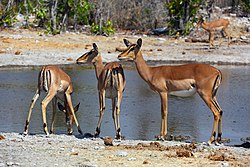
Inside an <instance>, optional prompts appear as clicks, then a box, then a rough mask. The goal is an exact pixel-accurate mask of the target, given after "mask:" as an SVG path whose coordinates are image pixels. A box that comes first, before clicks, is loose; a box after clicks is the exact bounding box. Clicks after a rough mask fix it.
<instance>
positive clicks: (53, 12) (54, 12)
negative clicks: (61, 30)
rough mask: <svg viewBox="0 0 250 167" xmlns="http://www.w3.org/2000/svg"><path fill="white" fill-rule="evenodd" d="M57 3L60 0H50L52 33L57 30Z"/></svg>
mask: <svg viewBox="0 0 250 167" xmlns="http://www.w3.org/2000/svg"><path fill="white" fill-rule="evenodd" d="M57 4H58V0H55V1H54V0H50V21H51V28H52V33H53V34H55V33H56V30H57V25H56V16H57V10H56V9H57Z"/></svg>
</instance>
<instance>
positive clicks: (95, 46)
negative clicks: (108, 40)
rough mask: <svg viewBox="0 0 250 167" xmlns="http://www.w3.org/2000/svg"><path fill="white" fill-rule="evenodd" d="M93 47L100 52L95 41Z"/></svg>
mask: <svg viewBox="0 0 250 167" xmlns="http://www.w3.org/2000/svg"><path fill="white" fill-rule="evenodd" d="M93 48H94V50H95V51H96V52H98V47H97V45H96V44H95V43H93Z"/></svg>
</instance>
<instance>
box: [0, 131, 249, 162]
mask: <svg viewBox="0 0 250 167" xmlns="http://www.w3.org/2000/svg"><path fill="white" fill-rule="evenodd" d="M0 135H1V136H3V137H4V138H5V139H2V140H0V147H1V152H0V166H36V165H39V166H145V165H146V166H247V165H249V160H250V149H246V148H240V147H231V146H223V145H220V146H215V145H211V146H207V145H205V144H202V143H184V142H175V141H143V140H122V141H116V140H113V146H105V144H104V141H103V140H102V139H101V138H82V137H81V136H79V135H76V136H74V135H72V136H68V135H64V134H60V135H57V134H52V135H50V136H49V137H46V135H44V134H35V135H27V136H25V137H24V136H23V135H21V134H18V133H0Z"/></svg>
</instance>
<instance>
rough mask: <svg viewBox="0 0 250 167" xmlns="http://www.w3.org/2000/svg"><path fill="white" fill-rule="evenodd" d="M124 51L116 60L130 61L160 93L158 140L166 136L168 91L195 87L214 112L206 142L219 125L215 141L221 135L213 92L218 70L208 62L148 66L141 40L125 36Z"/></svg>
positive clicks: (220, 120)
mask: <svg viewBox="0 0 250 167" xmlns="http://www.w3.org/2000/svg"><path fill="white" fill-rule="evenodd" d="M124 43H125V45H126V46H127V50H125V51H124V52H123V53H121V54H120V55H119V56H118V58H119V60H132V61H134V62H135V65H136V68H137V71H138V73H139V74H140V76H141V77H142V79H143V80H144V81H146V82H147V83H148V85H149V86H150V88H151V89H152V90H154V91H156V92H157V93H159V95H160V98H161V131H160V136H159V137H158V139H162V140H164V139H165V137H166V135H167V113H168V93H170V92H176V91H177V92H178V91H182V90H189V89H193V88H194V87H195V88H196V90H197V92H198V94H199V95H200V97H201V98H202V99H203V100H204V102H205V103H206V104H207V106H208V107H209V108H210V110H211V111H212V112H213V115H214V125H213V130H212V135H211V137H210V140H209V141H208V144H211V143H212V142H214V141H215V136H216V128H217V127H218V138H217V141H220V140H221V135H222V110H221V108H220V106H219V104H218V102H217V100H216V92H217V90H218V87H219V85H220V83H221V79H222V74H221V72H220V71H219V70H218V69H216V68H214V67H212V66H210V65H207V64H186V65H179V66H157V67H149V66H148V65H147V64H146V62H145V60H144V58H143V56H142V52H141V50H140V49H141V46H142V39H138V40H137V43H136V44H131V43H130V42H129V41H128V40H126V39H124Z"/></svg>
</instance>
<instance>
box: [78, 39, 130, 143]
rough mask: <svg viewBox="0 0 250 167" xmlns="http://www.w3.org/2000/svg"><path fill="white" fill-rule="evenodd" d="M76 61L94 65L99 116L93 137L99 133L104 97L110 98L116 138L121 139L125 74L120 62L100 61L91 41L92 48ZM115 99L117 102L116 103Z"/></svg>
mask: <svg viewBox="0 0 250 167" xmlns="http://www.w3.org/2000/svg"><path fill="white" fill-rule="evenodd" d="M76 62H77V63H78V64H80V63H87V62H92V63H93V65H94V67H95V73H96V78H97V80H98V91H99V104H100V117H99V121H98V124H97V128H96V132H95V137H97V136H99V134H100V127H101V122H102V118H103V114H104V110H105V97H106V98H110V99H112V115H113V120H114V124H115V130H116V139H121V130H120V104H121V100H122V92H123V91H124V88H125V83H126V81H125V76H124V72H123V68H122V66H121V64H118V63H116V62H111V63H107V64H106V65H105V66H104V65H103V63H102V56H101V54H100V53H99V51H98V47H97V45H96V44H95V43H93V49H92V50H91V51H89V52H87V53H85V54H83V55H82V56H81V57H79V58H78V59H77V60H76ZM116 100H117V103H116Z"/></svg>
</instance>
